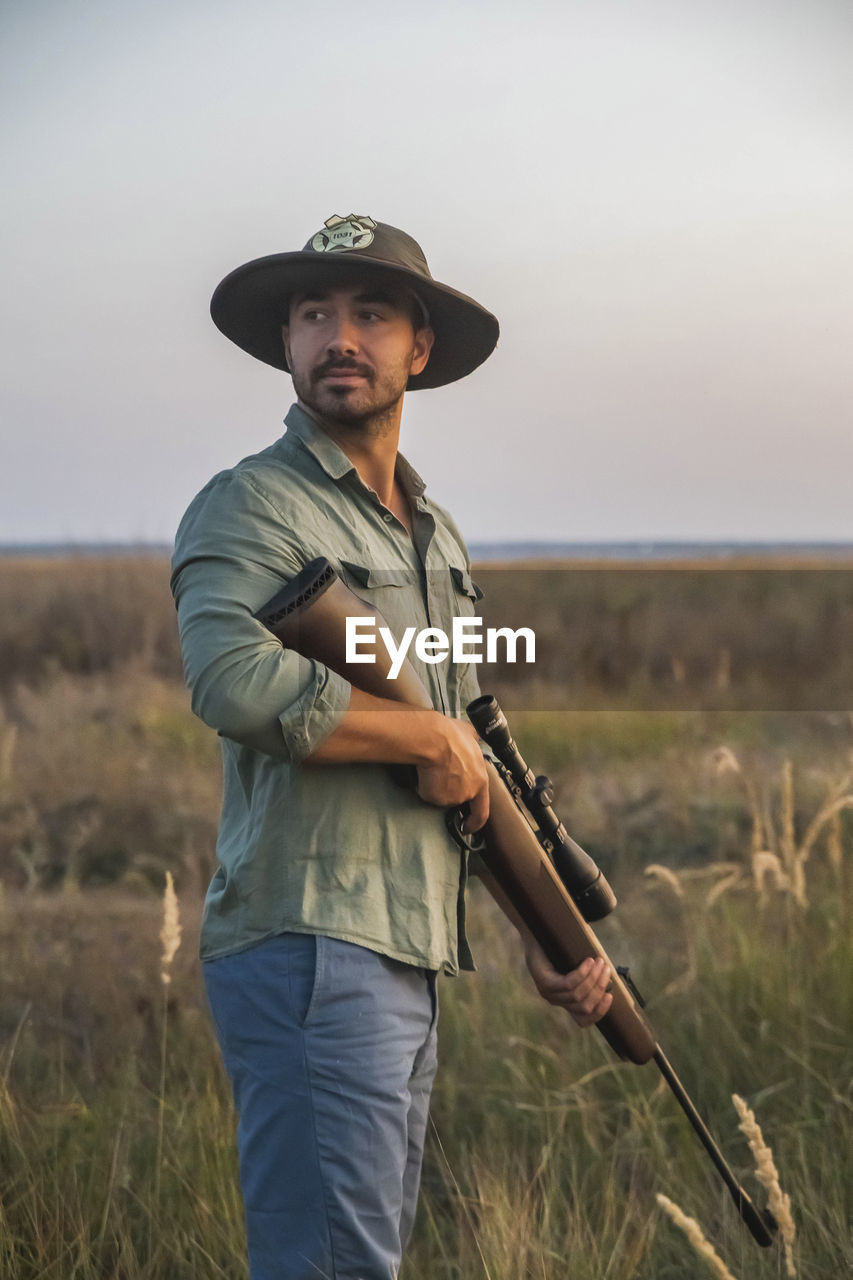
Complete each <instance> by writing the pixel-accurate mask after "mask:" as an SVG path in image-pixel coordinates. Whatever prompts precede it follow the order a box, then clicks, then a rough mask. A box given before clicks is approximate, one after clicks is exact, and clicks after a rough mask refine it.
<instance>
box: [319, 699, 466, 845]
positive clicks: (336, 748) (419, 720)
mask: <svg viewBox="0 0 853 1280" xmlns="http://www.w3.org/2000/svg"><path fill="white" fill-rule="evenodd" d="M479 741H480V740H479V738H478V737H477V731H476V729H475V728H474V726H473V725H471V724H468V723H467V722H466V721H464V720H452V719H451V718H450V717H449V716H443V715H442V714H441V713H440V712H439V711H432V710H429V709H427V708H424V707H411V706H408V705H407V704H406V703H403V702H391V701H389V700H388V699H386V698H377V697H374V695H373V694H372V693H365V692H364V691H363V690H361V689H356V688H354V687H353V689H352V690H351V693H350V703H349V706H348V707H347V710H346V711H345V712H344V715H343V718H342V719H341V720H340V721H339V722H338V724H337V725H336V726H335V728H334V729H333V730H332V732H331V733H330V734H329V736H328V738H325V739H324V740H323V742H321V743H320V745H319V746H318V747H316V748H315V749H314V751H312V753H311V755H310V756H309V757H308V758H307V760H306V762H305V763H306V764H311V765H314V764H340V763H344V762H351V761H354V760H358V761H371V762H377V763H378V762H381V763H383V764H413V765H416V766H417V771H418V795H419V796H420V797H421V799H422V800H426V801H428V802H429V804H435V805H438V806H439V807H442V808H449V807H450V806H453V807H457V808H458V806H460V805H463V804H466V803H467V804H468V805H469V806H470V811H469V813H468V816H467V818H466V819H465V822H464V824H463V826H464V830H465V831H466V832H467V833H470V832H472V831H479V830H480V827H482V826H483V824H484V822H485V821H486V819H487V818H488V816H489V775H488V773H487V772H486V762H485V760H484V758H483V753H482V751H481V750H480V747H479Z"/></svg>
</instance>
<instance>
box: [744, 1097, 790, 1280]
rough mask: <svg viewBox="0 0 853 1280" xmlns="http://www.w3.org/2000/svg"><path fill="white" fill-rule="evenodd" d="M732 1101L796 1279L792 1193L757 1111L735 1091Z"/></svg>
mask: <svg viewBox="0 0 853 1280" xmlns="http://www.w3.org/2000/svg"><path fill="white" fill-rule="evenodd" d="M732 1102H733V1103H734V1104H735V1110H736V1111H737V1113H738V1116H739V1117H740V1124H739V1125H738V1128H739V1129H740V1130H741V1131H742V1132H743V1133H745V1134H746V1140H747V1142H748V1143H749V1148H750V1151H751V1152H752V1155H753V1159H754V1160H755V1164H756V1171H757V1176H758V1181H759V1182H760V1183H761V1185H762V1186H763V1187H764V1188H765V1190H766V1191H767V1197H768V1201H769V1205H770V1212H771V1213H772V1214H773V1216H774V1217H775V1219H776V1221H777V1222H778V1223H779V1234H780V1236H781V1237H782V1244H783V1246H784V1249H785V1266H786V1269H787V1273H788V1275H789V1276H790V1277H792V1280H793V1277H795V1276H796V1274H797V1269H796V1267H795V1266H794V1240H795V1239H796V1234H797V1232H796V1227H795V1226H794V1219H793V1217H792V1215H791V1197H790V1196H789V1195H786V1194H785V1193H784V1192H783V1191H782V1188H781V1187H780V1186H779V1174H778V1173H777V1171H776V1165H775V1163H774V1160H773V1152H772V1151H771V1150H770V1148H769V1147H768V1145H767V1143H766V1142H765V1141H764V1137H763V1135H762V1132H761V1129H760V1128H759V1125H758V1121H757V1120H756V1118H755V1114H754V1113H753V1112H752V1111H751V1110H750V1108H749V1107H748V1106H747V1105H746V1103H745V1102H744V1100H743V1098H741V1097H739V1096H738V1094H736V1093H735V1094H732Z"/></svg>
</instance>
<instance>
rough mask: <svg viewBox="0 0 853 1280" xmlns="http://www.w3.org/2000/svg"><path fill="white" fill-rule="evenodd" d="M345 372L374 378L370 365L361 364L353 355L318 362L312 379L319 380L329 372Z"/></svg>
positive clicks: (313, 380)
mask: <svg viewBox="0 0 853 1280" xmlns="http://www.w3.org/2000/svg"><path fill="white" fill-rule="evenodd" d="M343 372H347V373H357V374H359V375H360V376H361V377H362V378H368V379H370V380H371V381H372V380H373V370H372V369H371V368H370V367H369V365H366V364H359V362H358V361H357V360H353V359H352V357H347V356H343V357H341V356H337V357H334V358H331V357H330V358H329V359H328V360H324V361H323V363H322V364H318V365H317V367H316V369H313V370H312V371H311V381H312V382H319V380H320V379H321V378H324V377H325V376H326V374H327V373H343Z"/></svg>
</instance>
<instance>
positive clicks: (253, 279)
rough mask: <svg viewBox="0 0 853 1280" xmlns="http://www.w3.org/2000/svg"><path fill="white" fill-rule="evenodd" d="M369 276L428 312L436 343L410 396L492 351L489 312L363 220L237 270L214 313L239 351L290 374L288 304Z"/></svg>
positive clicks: (329, 226)
mask: <svg viewBox="0 0 853 1280" xmlns="http://www.w3.org/2000/svg"><path fill="white" fill-rule="evenodd" d="M365 271H369V272H370V275H371V277H372V276H374V275H375V276H376V277H377V279H380V278H381V279H384V280H386V281H387V282H389V283H394V284H398V285H402V286H403V287H405V288H406V289H407V290H409V291H410V292H411V293H414V294H415V295H416V297H417V298H419V299H420V301H421V302H422V304H423V306H424V307H425V308H426V311H427V314H428V317H429V324H430V326H431V328H432V330H433V332H434V334H435V342H434V344H433V348H432V351H431V352H430V357H429V360H428V361H427V364H426V367H425V368H424V370H423V372H421V373H418V374H413V375H412V377H410V378H409V381H408V384H407V385H408V389H409V390H411V391H418V390H421V389H423V388H426V387H442V386H444V385H445V383H448V382H455V381H456V380H457V379H458V378H464V377H465V375H466V374H468V373H471V371H472V370H473V369H476V368H477V366H478V365H480V364H482V363H483V361H484V360H486V359H487V358H488V357H489V356H490V355H491V353H492V351H494V349H495V344H496V343H497V340H498V333H499V327H498V322H497V320H496V319H495V317H494V316H493V315H492V313H491V312H490V311H487V310H486V308H485V307H481V306H480V304H479V302H475V301H474V299H473V298H469V297H468V296H467V294H464V293H460V292H459V291H458V290H457V289H451V287H450V285H446V284H441V283H440V282H439V281H438V280H433V278H432V275H431V274H430V269H429V267H428V266H427V260H426V257H425V256H424V252H423V250H422V249H421V247H420V245H419V244H418V243H417V241H415V240H413V239H412V237H411V236H409V235H407V234H406V233H405V231H399V230H398V229H397V228H396V227H389V226H388V225H387V224H386V223H384V222H374V220H373V219H372V218H368V217H365V216H363V215H359V216H357V215H355V214H350V215H349V216H348V217H346V218H341V217H338V216H337V215H336V216H335V217H333V218H329V219H328V220H327V221H326V224H325V226H324V227H323V229H322V231H318V232H317V233H316V235H314V236H312V237H311V239H310V240H309V241H308V243H307V244H306V245H305V248H304V249H300V250H297V251H295V252H293V253H274V254H270V255H269V256H268V257H265V258H255V259H253V261H252V262H246V263H244V264H243V266H242V267H237V268H236V269H235V270H234V271H232V272H231V273H230V274H229V275H227V276H226V277H225V279H224V280H223V281H222V282H221V283H220V284H219V285H218V286H217V288H216V291H215V292H214V294H213V298H212V299H211V302H210V314H211V316H212V317H213V322H214V324H215V325H216V326H217V328H218V329H220V330H221V331H222V332H223V333H224V334H225V336H226V338H230V339H231V341H232V342H236V344H237V346H238V347H242V349H243V350H244V351H248V353H249V355H251V356H255V358H256V359H258V360H263V361H264V363H265V364H271V365H273V366H274V367H275V368H276V369H284V370H287V371H288V372H289V370H288V364H287V357H286V355H285V352H284V344H283V343H282V338H281V326H282V325H283V324H286V323H287V319H288V303H289V299H290V298H291V297H292V296H293V295H294V294H295V293H299V292H303V291H304V290H305V289H308V288H310V287H312V286H314V285H316V284H317V282H318V281H322V280H325V279H327V278H328V279H329V280H331V279H332V278H336V279H341V280H344V279H346V277H347V273H348V272H352V273H353V275H356V274H363V273H364V272H365Z"/></svg>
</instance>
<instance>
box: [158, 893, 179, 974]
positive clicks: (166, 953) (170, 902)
mask: <svg viewBox="0 0 853 1280" xmlns="http://www.w3.org/2000/svg"><path fill="white" fill-rule="evenodd" d="M160 941H161V942H162V944H163V954H162V956H161V957H160V965H161V968H160V977H161V978H162V980H163V983H164V985H166V986H168V984H169V983H170V982H171V981H172V975H171V973H170V972H169V970H170V968H171V965H172V961H173V960H174V958H175V953H176V951H177V950H178V947H179V946H180V945H181V918H180V913H179V911H178V895H177V894H176V893H175V882H174V880H173V879H172V873H171V871H167V872H166V888H165V890H164V892H163V927H162V929H161V930H160Z"/></svg>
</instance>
